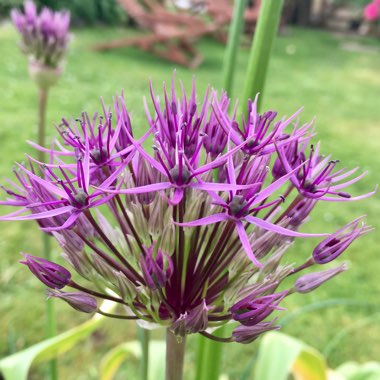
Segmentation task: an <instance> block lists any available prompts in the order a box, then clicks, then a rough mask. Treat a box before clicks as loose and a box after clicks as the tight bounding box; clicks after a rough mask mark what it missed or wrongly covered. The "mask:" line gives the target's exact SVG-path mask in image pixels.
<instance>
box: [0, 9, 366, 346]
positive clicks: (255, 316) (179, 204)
mask: <svg viewBox="0 0 380 380" xmlns="http://www.w3.org/2000/svg"><path fill="white" fill-rule="evenodd" d="M29 12H31V11H29ZM32 13H33V12H32ZM150 92H151V98H152V99H151V100H152V105H153V107H152V108H151V109H154V111H153V113H152V114H151V113H150V112H149V111H148V110H149V109H150V108H149V107H148V105H147V104H145V110H146V117H147V125H148V128H147V129H148V130H147V131H146V133H145V134H144V135H143V136H142V137H141V138H140V139H138V140H137V139H136V137H135V136H136V134H135V133H134V128H133V124H134V121H133V118H132V117H131V116H130V114H129V112H128V110H127V107H126V103H125V100H124V96H123V95H122V96H119V97H116V98H115V101H114V104H113V112H112V113H111V111H110V109H108V108H107V107H106V105H105V104H104V102H102V106H101V112H100V113H99V115H101V116H98V114H95V115H94V116H93V117H90V116H88V115H87V114H86V113H84V114H83V115H82V116H81V117H80V118H79V119H77V120H75V121H73V120H68V119H62V123H61V125H60V126H59V127H58V132H59V139H57V140H55V141H54V142H53V145H52V148H51V149H46V148H43V147H40V146H38V145H36V144H33V143H32V145H33V146H34V147H35V148H36V149H39V150H41V151H44V152H45V153H49V162H47V163H42V162H39V161H37V160H35V159H33V158H31V157H29V158H28V164H27V165H20V164H18V165H17V170H15V176H16V179H17V181H16V182H17V183H16V182H12V181H8V182H9V185H8V186H7V187H6V188H3V190H4V192H5V195H6V199H5V200H4V201H1V202H0V204H1V205H6V206H11V207H14V208H15V211H14V212H11V213H9V214H8V215H5V216H2V217H0V220H3V221H11V220H36V221H38V223H39V225H40V227H41V228H42V229H44V230H45V231H48V232H51V233H52V235H53V236H54V237H55V238H56V239H57V240H58V242H59V244H60V246H61V247H62V250H63V251H64V254H63V257H64V259H65V260H66V261H67V262H68V264H69V265H70V266H71V267H72V268H73V270H74V271H75V272H77V274H78V275H79V277H83V278H84V279H85V283H86V284H87V285H86V286H83V285H81V284H79V283H76V282H74V281H73V280H72V279H71V274H70V271H67V270H66V269H65V268H63V267H61V266H59V265H57V264H54V263H51V262H47V261H46V260H43V259H39V258H36V257H32V256H28V255H27V256H26V257H25V258H26V260H25V261H24V263H25V264H26V265H28V267H29V268H30V270H31V271H32V272H33V273H34V274H35V275H36V276H37V278H39V279H40V280H41V281H42V282H43V283H44V284H45V285H47V286H48V287H50V288H53V289H55V290H53V291H50V292H49V295H50V296H53V297H58V298H61V299H63V300H65V301H66V302H68V303H69V304H70V305H71V306H73V307H74V308H76V309H77V310H79V311H82V312H98V313H103V312H102V310H101V309H100V308H98V306H97V300H100V299H108V300H112V301H113V302H117V303H120V304H121V305H123V306H124V309H123V310H124V312H125V313H124V314H119V315H117V314H111V315H109V314H107V315H108V316H109V317H112V316H113V317H116V318H125V319H141V320H144V321H145V322H150V323H154V324H160V325H163V326H169V328H170V329H171V331H173V332H174V333H175V334H176V335H177V336H179V337H184V336H185V335H187V334H193V333H198V332H199V333H201V334H203V335H204V336H206V337H208V338H210V339H216V340H219V341H225V342H231V341H236V342H240V343H249V342H252V341H253V340H255V339H256V338H257V337H258V336H260V335H261V334H262V333H264V332H265V331H270V330H273V329H277V328H278V326H277V325H276V320H277V318H276V317H271V316H272V314H273V313H274V314H276V313H278V312H281V311H282V310H283V308H282V307H281V302H282V300H283V299H284V298H285V297H287V296H289V295H290V294H291V293H293V292H294V291H295V290H297V289H298V291H300V292H306V291H310V290H313V289H315V288H316V287H318V286H319V285H320V284H321V283H323V282H325V281H327V280H328V279H330V278H331V277H333V276H334V275H335V274H337V273H338V272H340V271H341V270H340V269H339V270H334V271H331V270H327V271H324V272H321V273H315V274H312V275H305V276H302V277H301V278H300V279H299V280H298V282H297V283H296V285H295V288H294V287H292V288H290V289H287V288H286V287H285V286H284V285H282V281H283V280H285V279H286V278H287V277H289V276H292V275H294V274H296V273H298V272H300V271H302V270H303V269H305V268H308V267H310V266H312V265H316V264H324V263H326V262H330V261H332V260H334V259H335V258H337V257H338V256H340V255H341V254H342V253H343V252H344V251H345V250H346V249H347V248H348V246H349V245H350V244H351V243H352V242H353V241H355V240H356V239H357V238H359V237H360V236H362V235H364V234H365V233H367V232H368V231H369V230H370V228H369V227H367V226H365V225H364V224H363V222H362V218H358V219H356V220H354V221H353V222H351V223H349V224H347V225H346V226H345V227H343V228H341V229H339V230H338V231H337V232H335V233H333V234H329V233H324V232H323V233H320V232H321V231H318V233H305V232H302V231H301V230H300V229H301V228H302V226H303V224H305V223H306V222H307V221H308V220H309V219H310V214H311V212H312V210H313V209H314V208H315V207H318V206H319V205H323V202H319V201H321V200H323V201H330V202H332V201H340V200H351V201H353V200H357V199H362V198H365V197H367V196H369V195H371V194H372V193H373V192H370V193H367V194H364V195H359V196H356V197H351V196H350V195H349V194H348V193H346V192H343V190H344V189H345V187H346V186H349V185H354V184H355V183H356V182H357V181H359V180H360V179H361V178H362V177H363V176H364V175H365V173H364V174H360V175H356V176H355V177H354V178H351V177H350V176H353V175H354V174H355V173H356V172H357V171H358V169H357V168H355V169H353V170H347V171H346V170H343V169H337V165H338V162H337V161H331V160H330V158H329V157H323V156H322V155H321V154H320V152H319V151H320V147H319V144H318V145H317V146H316V148H315V149H314V148H312V149H311V152H310V153H309V154H306V153H305V151H306V149H307V146H308V145H309V144H310V140H311V139H312V137H313V134H314V132H313V130H311V125H312V123H308V124H304V125H301V126H299V125H298V120H297V119H298V118H299V116H300V111H297V112H296V113H295V114H294V115H292V116H290V117H288V118H282V119H280V120H276V118H277V114H276V112H274V111H268V112H265V113H264V114H262V115H261V114H259V113H258V112H257V110H256V103H257V98H256V100H255V101H254V102H251V101H249V102H248V114H249V116H248V118H247V119H246V120H243V121H242V124H241V125H239V123H238V122H237V115H236V110H233V111H232V113H231V114H229V112H228V108H229V104H230V100H229V99H228V98H227V95H226V94H225V93H222V94H221V95H218V94H217V92H216V91H214V90H211V89H210V90H207V91H206V94H205V95H204V96H203V97H202V99H203V101H201V103H198V101H199V100H198V98H197V96H196V89H195V84H194V83H193V86H192V90H191V94H190V96H187V95H186V92H185V90H184V87H183V86H182V91H181V95H177V93H176V91H175V82H174V78H173V83H172V86H171V90H170V93H168V91H166V89H165V88H164V92H163V97H162V99H160V98H159V97H157V96H156V94H155V93H154V92H153V87H152V85H151V88H150ZM149 144H151V145H153V147H152V149H150V148H149V149H147V148H145V146H148V145H149ZM349 178H351V179H349ZM318 237H324V240H323V241H322V242H320V243H319V244H318V245H317V246H316V248H315V250H314V252H313V253H312V254H310V258H309V259H308V260H307V261H306V262H305V263H304V264H302V265H300V266H298V267H295V266H294V265H289V264H286V263H289V262H293V259H292V258H291V256H289V255H290V254H289V253H288V251H287V249H288V248H289V246H290V245H291V242H292V241H293V240H294V239H296V238H318ZM286 256H287V257H286ZM284 262H285V264H284ZM338 268H339V267H338ZM64 287H68V288H73V289H74V292H70V291H69V292H63V291H60V290H57V289H62V288H64ZM110 291H112V293H111V292H110ZM110 294H112V296H111V295H110ZM268 318H271V320H268ZM229 321H232V322H233V323H236V324H237V325H238V326H237V327H236V328H235V330H234V331H233V333H232V336H230V337H227V338H220V337H216V336H214V335H213V334H212V332H211V331H212V328H213V327H217V326H220V325H221V324H223V323H227V322H229Z"/></svg>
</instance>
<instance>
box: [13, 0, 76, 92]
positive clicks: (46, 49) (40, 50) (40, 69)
mask: <svg viewBox="0 0 380 380" xmlns="http://www.w3.org/2000/svg"><path fill="white" fill-rule="evenodd" d="M11 17H12V21H13V24H14V26H15V27H16V29H17V30H18V32H19V33H20V36H21V44H20V46H21V51H22V52H23V53H24V54H25V55H26V56H27V57H28V58H29V72H30V75H31V77H32V78H33V79H34V80H35V81H36V82H37V83H38V84H39V85H40V86H42V87H50V86H51V85H52V84H54V83H55V82H56V81H57V80H58V78H59V76H60V74H61V71H62V62H63V58H64V57H65V54H66V50H67V46H68V43H69V40H70V36H69V24H70V14H69V12H67V11H63V12H54V11H52V10H50V9H48V8H46V7H45V8H43V9H42V10H41V12H40V14H38V12H37V7H36V5H35V4H34V2H33V1H32V0H26V1H25V3H24V13H22V12H20V11H19V10H17V9H13V10H12V12H11Z"/></svg>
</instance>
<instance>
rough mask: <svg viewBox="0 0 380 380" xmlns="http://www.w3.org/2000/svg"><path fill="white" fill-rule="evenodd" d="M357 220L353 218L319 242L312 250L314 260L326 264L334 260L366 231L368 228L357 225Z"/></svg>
mask: <svg viewBox="0 0 380 380" xmlns="http://www.w3.org/2000/svg"><path fill="white" fill-rule="evenodd" d="M359 221H360V219H356V220H354V221H353V222H351V223H349V224H347V225H346V226H344V227H343V228H341V229H340V230H338V231H336V232H335V233H333V234H331V235H330V236H329V237H328V238H326V239H325V240H323V241H322V242H321V243H319V244H318V245H317V246H316V247H315V249H314V251H313V259H314V261H315V262H316V263H317V264H326V263H329V262H330V261H333V260H335V259H336V258H337V257H338V256H339V255H341V254H342V253H343V252H344V251H345V250H346V249H347V248H348V247H349V245H350V244H351V243H352V242H353V241H354V240H355V239H356V238H358V237H359V236H361V235H364V234H365V233H366V232H368V228H366V227H364V226H361V227H359Z"/></svg>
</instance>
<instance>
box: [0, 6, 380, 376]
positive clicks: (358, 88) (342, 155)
mask: <svg viewBox="0 0 380 380" xmlns="http://www.w3.org/2000/svg"><path fill="white" fill-rule="evenodd" d="M36 3H37V4H38V5H39V6H43V5H47V6H49V7H51V8H53V9H69V10H70V12H71V15H72V34H73V37H72V41H71V46H70V48H69V54H68V57H67V60H66V67H65V72H64V74H63V76H62V78H61V80H60V81H59V83H58V85H57V86H55V87H54V88H53V89H52V91H51V94H50V98H49V105H48V114H47V125H48V128H49V129H48V135H50V136H51V137H53V136H55V135H56V132H55V128H54V126H55V125H56V124H58V123H59V121H60V119H61V118H62V117H73V118H76V117H78V116H80V114H81V112H82V111H84V110H86V111H87V112H89V113H90V114H91V113H93V112H95V111H96V110H98V109H99V106H100V97H103V99H104V101H105V103H106V104H110V103H111V102H112V97H113V96H114V95H115V94H118V93H120V92H121V91H124V92H125V95H126V100H127V105H128V108H129V110H130V112H131V113H132V117H133V125H134V128H135V130H137V131H138V134H139V133H140V134H141V133H142V132H143V131H145V130H146V128H147V122H146V121H145V119H144V114H143V107H142V105H143V97H144V96H147V97H148V96H149V87H148V80H149V79H152V80H153V83H154V86H155V89H156V92H159V90H160V89H161V86H162V82H163V81H166V82H169V81H170V79H171V76H172V73H173V71H174V69H177V78H179V79H181V80H182V81H183V82H184V84H185V87H186V88H187V89H189V88H190V84H191V80H192V77H193V76H194V75H195V77H196V80H197V87H198V94H203V93H204V91H205V89H206V87H207V86H208V85H209V84H210V85H211V86H213V87H215V88H220V87H221V70H222V63H223V55H224V52H225V41H226V35H227V34H226V33H227V30H228V26H229V23H230V21H231V12H232V5H231V3H232V2H231V3H230V2H229V1H221V2H220V4H218V5H219V6H218V7H216V8H217V9H216V10H215V9H214V8H215V5H216V3H218V1H214V2H212V1H211V2H207V1H203V2H202V1H190V0H187V1H185V0H181V1H180V0H177V1H174V0H173V1H167V2H164V1H161V2H160V1H158V0H156V1H153V0H152V1H138V0H133V1H130V0H125V1H116V0H58V1H56V0H44V1H42V0H40V1H36ZM368 3H369V1H368V0H367V1H366V0H351V1H349V0H293V1H292V0H288V1H285V6H284V10H283V15H282V18H281V27H280V33H279V36H278V38H277V40H276V42H275V46H274V51H273V55H272V58H271V62H270V69H269V74H268V78H267V82H266V92H265V96H264V99H263V103H262V105H263V107H262V109H263V110H267V109H273V110H277V111H278V112H279V115H280V116H283V115H290V114H292V113H294V112H295V111H296V110H297V109H298V108H299V107H301V106H304V111H303V113H302V115H301V121H302V122H306V121H309V120H311V119H313V118H314V117H316V130H317V136H316V138H315V139H314V141H315V142H316V141H318V140H321V141H322V151H323V152H324V153H325V154H329V153H331V154H332V158H334V159H339V160H341V161H342V162H343V165H344V166H345V167H349V168H352V167H355V166H360V167H361V168H362V170H363V171H368V173H369V174H368V176H367V177H365V179H364V180H363V181H361V182H360V183H358V184H356V185H355V186H353V189H352V194H355V195H358V194H361V193H364V192H367V191H370V190H372V189H373V188H374V186H375V184H376V183H378V182H379V174H378V173H379V167H380V154H379V151H380V103H379V99H380V21H379V20H380V13H379V15H378V17H377V18H376V17H372V18H371V17H368V16H369V15H368V12H367V13H366V8H365V7H366V5H367V4H368ZM222 4H224V5H222ZM228 4H230V5H228ZM21 5H22V1H19V0H0V17H1V19H0V89H1V95H0V99H1V102H0V152H1V161H0V178H1V179H3V178H5V177H12V173H11V172H12V166H13V164H14V162H15V161H18V162H20V161H23V160H24V159H25V153H32V151H33V150H32V148H31V147H30V146H29V145H28V144H27V143H26V141H27V140H35V139H36V131H37V126H36V123H37V117H36V102H37V95H36V91H37V90H36V87H35V85H34V84H33V83H32V82H31V81H30V79H29V77H28V72H27V64H26V59H25V57H24V56H23V55H21V54H20V52H19V49H18V46H17V42H18V36H17V34H16V31H15V30H14V28H13V26H12V25H11V23H10V21H9V11H10V9H11V8H13V7H15V6H21ZM259 7H260V2H258V1H256V2H255V1H251V2H249V6H248V8H247V10H246V16H245V21H246V23H245V28H244V33H243V34H242V36H241V45H240V49H239V53H238V57H237V59H238V63H237V70H236V76H235V83H234V85H233V89H232V93H231V94H230V96H231V97H232V98H234V99H239V98H240V97H241V96H242V93H241V92H242V89H243V86H244V78H245V73H246V68H247V64H248V55H249V46H250V43H251V40H252V35H253V33H254V29H255V24H256V20H257V14H258V13H257V12H258V10H259ZM160 12H161V13H160ZM168 14H169V16H168ZM150 20H155V21H154V22H153V21H150ZM165 20H166V21H165ZM168 20H171V21H170V22H169V21H168ZM203 27H204V29H202V28H203ZM183 35H186V37H189V38H186V41H185V42H186V44H181V41H182V40H181V39H182V37H183ZM152 36H153V37H152ZM178 41H179V42H178ZM173 61H174V62H173ZM199 96H202V95H199ZM240 100H244V99H240ZM1 182H3V180H1ZM1 182H0V183H1ZM362 214H366V215H367V221H368V224H371V225H373V226H374V227H375V228H377V231H375V232H373V233H371V234H369V235H368V236H366V237H364V238H362V239H360V240H359V241H358V242H356V243H355V244H354V245H353V246H352V247H350V249H349V250H348V251H347V252H346V253H345V255H344V257H343V258H341V259H340V260H348V261H350V262H351V268H350V270H349V271H347V272H345V273H344V274H342V275H341V276H339V277H337V278H336V279H334V280H333V281H331V282H329V283H328V284H326V285H324V286H323V287H322V288H320V289H318V290H317V291H315V292H313V293H311V294H308V295H293V296H292V297H289V298H287V299H286V302H285V307H286V308H287V311H285V312H284V314H283V322H284V326H283V330H282V331H283V332H285V333H288V334H291V335H293V336H295V337H297V338H300V339H302V340H303V341H305V342H307V343H308V344H310V345H311V346H313V347H315V348H317V349H318V350H320V351H321V352H322V353H324V354H325V355H326V356H327V360H328V364H329V366H330V367H332V368H334V367H336V366H338V365H339V364H341V363H343V362H346V361H349V360H355V361H359V362H366V361H370V360H377V361H378V360H379V358H380V329H379V326H380V304H379V294H380V281H379V273H380V260H379V246H380V237H379V234H378V229H379V228H380V217H379V216H380V202H379V198H378V195H376V196H374V197H372V198H370V199H367V200H364V201H359V202H356V203H347V204H345V205H344V207H342V206H340V205H330V204H327V203H325V204H323V205H320V207H319V208H318V211H316V212H315V213H314V214H312V217H311V220H310V222H309V223H308V225H309V226H310V227H308V225H307V226H305V230H308V229H309V230H313V231H323V232H332V231H334V230H336V229H337V228H338V227H339V226H341V225H343V224H345V223H347V222H349V221H350V220H352V219H354V218H355V217H357V216H359V215H362ZM0 231H1V239H0V273H1V274H0V295H1V302H0V357H3V356H7V355H9V354H11V353H13V352H15V351H18V350H20V349H22V348H25V347H27V346H30V345H32V344H33V343H36V342H38V341H40V340H41V339H42V337H43V336H44V325H45V316H44V308H45V304H44V302H43V301H44V299H45V290H44V286H43V285H42V284H41V283H40V282H38V281H37V279H35V278H34V277H33V276H31V275H30V274H29V272H28V270H27V268H25V267H23V266H21V265H20V264H19V263H18V261H19V259H20V255H19V253H20V252H28V253H32V254H35V255H39V251H40V250H41V245H40V244H41V243H40V240H41V239H40V238H39V232H38V229H37V225H36V224H35V223H32V222H20V223H19V222H12V223H4V222H3V223H2V224H0ZM314 245H315V242H314V241H313V242H310V241H303V242H298V244H296V245H295V246H294V247H293V248H292V250H293V256H290V255H289V257H294V261H300V262H301V261H302V259H305V258H306V257H308V256H309V255H310V252H311V250H312V249H313V247H314ZM54 250H55V255H56V256H59V255H60V249H59V247H55V248H54ZM310 305H311V306H310ZM56 306H57V315H58V330H59V332H63V331H65V330H66V329H68V328H70V327H73V326H75V325H77V324H78V323H79V322H80V321H85V320H86V319H87V318H88V317H87V316H86V315H82V314H80V313H77V312H76V311H73V310H72V309H70V308H69V307H67V305H66V304H63V303H59V302H57V303H56ZM135 334H136V330H135V324H134V323H133V322H125V321H114V320H110V321H106V322H105V324H104V325H103V327H102V328H101V329H100V330H98V331H97V332H96V333H95V334H94V335H93V336H92V337H91V338H89V339H87V340H86V341H84V342H83V343H81V344H80V345H79V346H77V347H76V348H74V349H72V350H71V351H70V352H69V353H67V354H65V355H64V356H63V357H62V358H60V359H59V366H60V378H62V379H78V380H87V379H97V373H98V366H99V359H100V358H101V356H102V355H103V354H104V353H105V352H106V351H107V350H109V349H110V348H111V347H113V346H114V345H116V344H117V343H121V342H123V341H128V340H130V339H134V338H135ZM154 335H157V337H161V335H162V332H161V331H159V330H158V331H156V332H154ZM189 345H190V349H189V351H188V353H187V356H188V360H187V366H189V367H188V368H187V369H188V371H187V373H189V374H191V363H192V362H193V360H192V359H193V357H194V355H195V351H194V347H195V341H194V339H193V338H190V339H189ZM255 349H256V346H255V344H251V345H248V346H239V345H237V344H231V345H229V346H228V347H227V348H226V349H225V351H226V352H228V355H227V354H226V355H225V359H224V361H223V369H222V372H224V373H226V374H228V376H229V378H230V379H232V380H233V379H238V378H239V377H238V375H239V373H240V372H241V369H242V368H243V367H244V365H245V364H246V363H248V362H249V361H250V360H251V358H252V355H253V354H254V353H255ZM236 362H239V366H236ZM240 363H242V364H241V365H240ZM137 368H138V364H137V363H132V364H130V365H129V366H128V368H127V367H124V369H123V370H122V371H121V375H120V378H123V376H124V377H125V374H126V373H127V371H128V375H129V376H130V378H131V379H133V376H134V373H137V371H138V369H137ZM44 371H45V369H44V368H43V367H42V366H39V367H38V368H37V367H36V368H35V369H33V371H32V374H31V377H30V378H31V379H40V378H41V376H42V375H43V374H44ZM123 371H124V372H123ZM258 380H259V379H258Z"/></svg>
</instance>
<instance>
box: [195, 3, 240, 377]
mask: <svg viewBox="0 0 380 380" xmlns="http://www.w3.org/2000/svg"><path fill="white" fill-rule="evenodd" d="M246 4H247V0H235V4H234V12H233V17H232V22H231V25H230V28H229V31H228V42H227V47H226V50H225V55H224V61H223V68H222V69H223V83H222V86H223V89H224V90H225V91H226V92H227V94H231V92H232V88H233V80H234V73H235V66H236V61H237V55H238V50H239V44H240V35H241V31H242V29H243V25H244V11H245V7H246ZM217 173H218V172H217V170H215V171H214V176H217ZM220 333H221V334H222V335H223V329H220ZM222 353H223V351H222V343H219V342H214V341H211V340H209V339H207V338H204V337H203V336H201V335H199V338H198V349H197V354H196V374H195V379H196V380H206V379H207V380H213V379H215V380H217V379H218V377H219V372H220V366H221V359H222Z"/></svg>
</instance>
